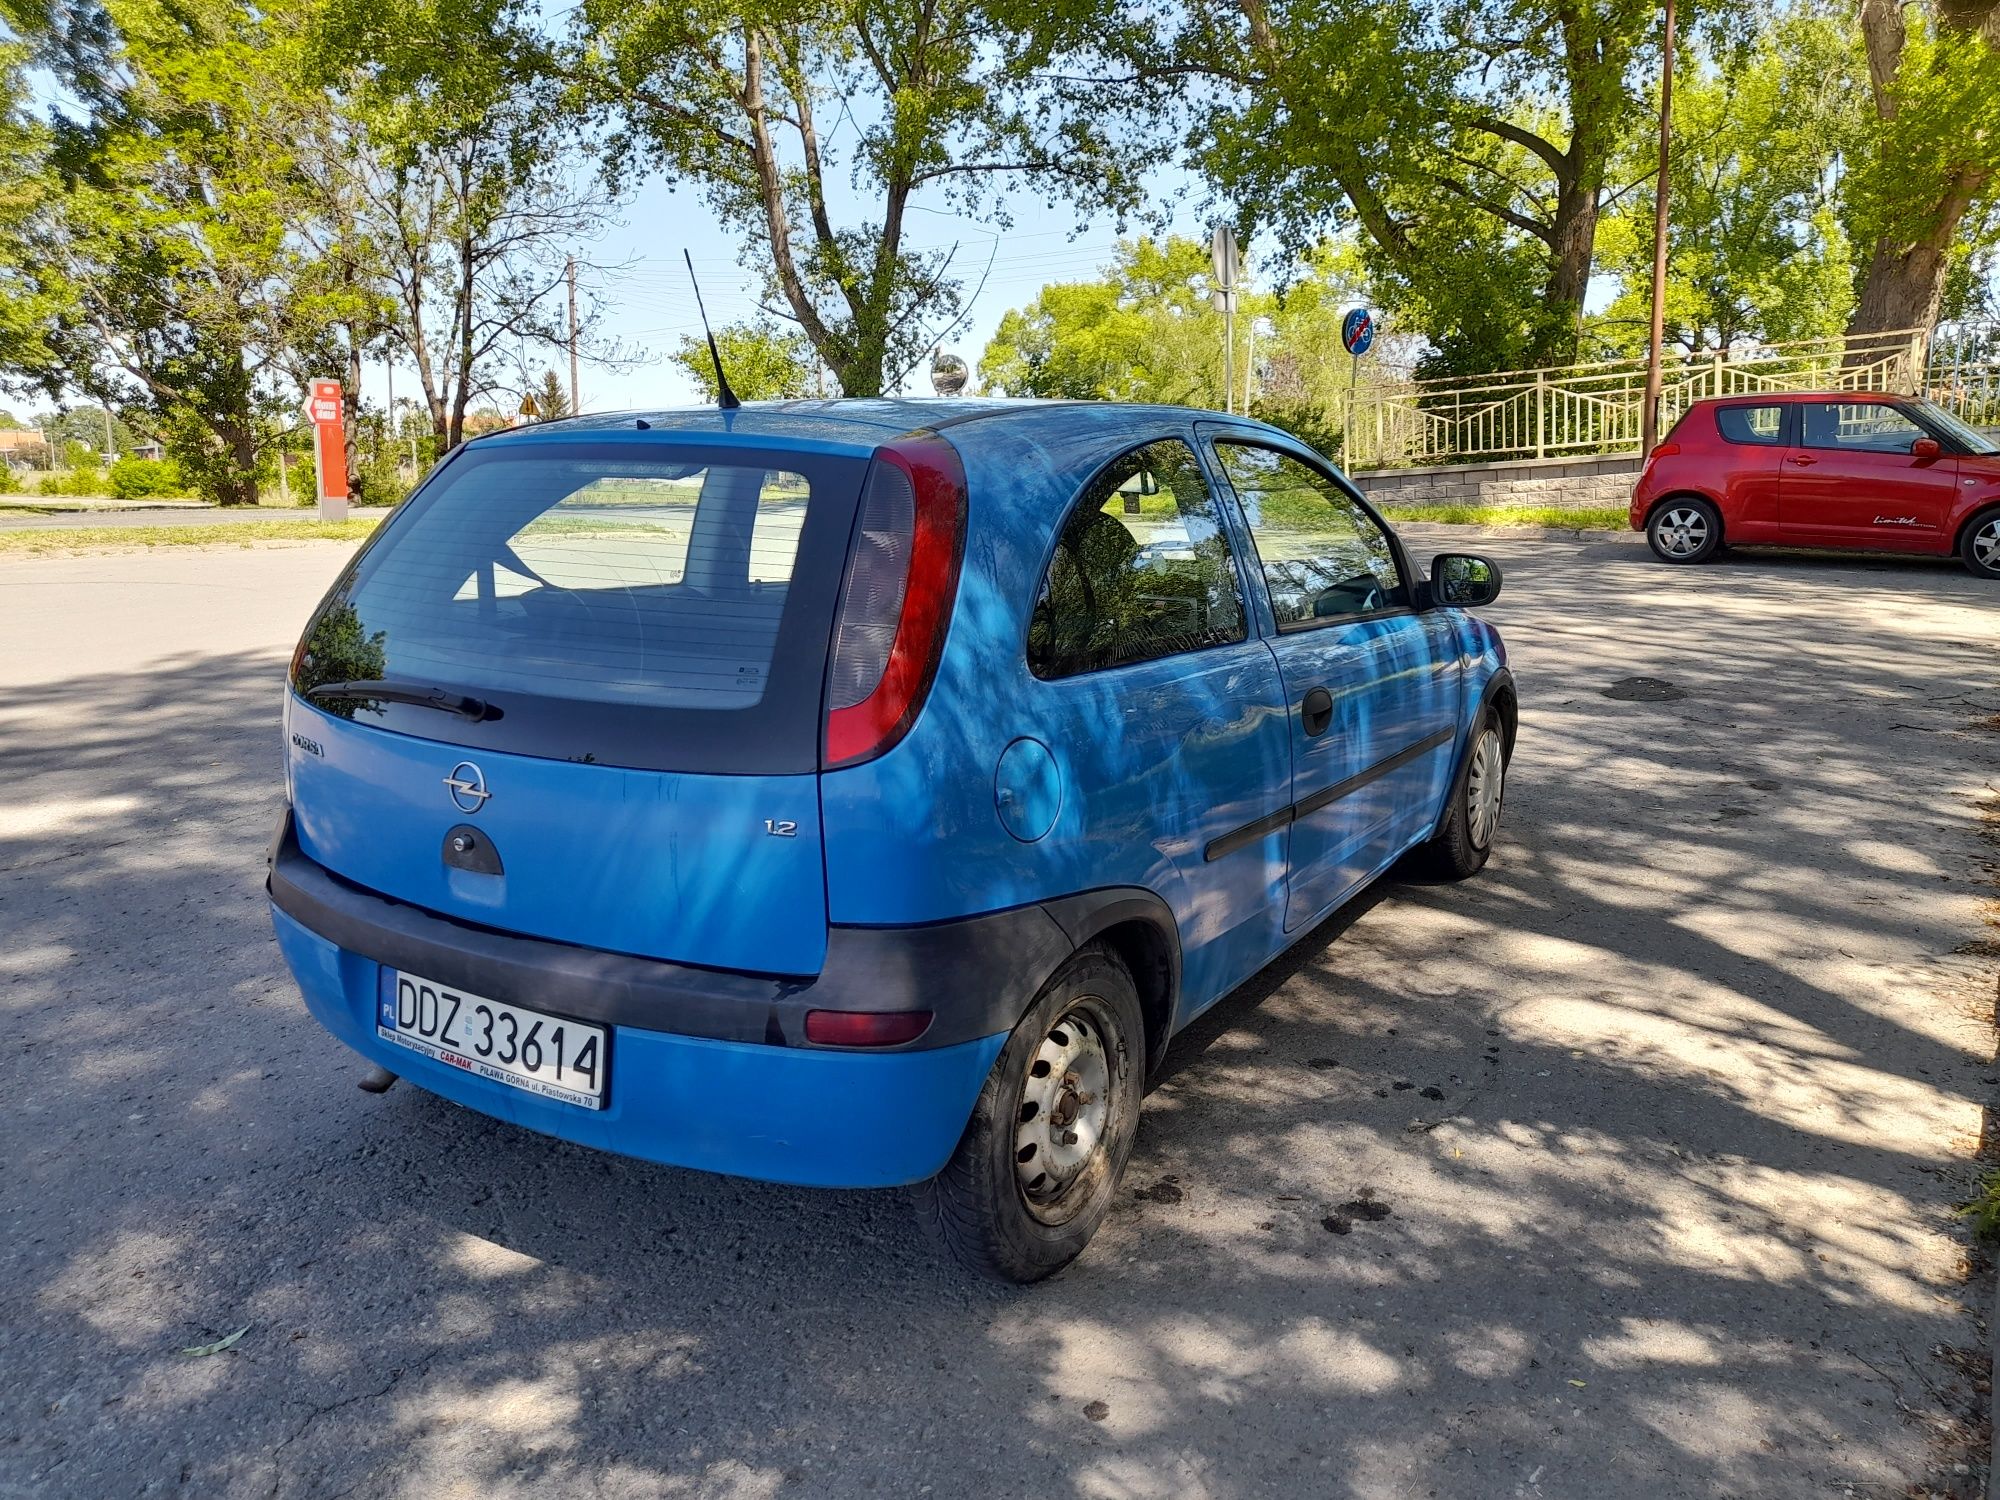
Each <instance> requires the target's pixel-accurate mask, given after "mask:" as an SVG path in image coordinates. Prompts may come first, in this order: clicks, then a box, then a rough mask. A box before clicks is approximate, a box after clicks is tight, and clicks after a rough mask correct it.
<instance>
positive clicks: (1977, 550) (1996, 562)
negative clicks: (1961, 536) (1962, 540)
mask: <svg viewBox="0 0 2000 1500" xmlns="http://www.w3.org/2000/svg"><path fill="white" fill-rule="evenodd" d="M1972 560H1973V561H1974V562H1976V563H1978V564H1979V566H1980V567H1982V568H1985V569H1987V570H1989V571H1990V572H1994V573H2000V516H1995V517H1994V518H1993V519H1992V520H1990V521H1988V522H1987V523H1986V524H1985V525H1984V526H1982V527H1980V528H1979V530H1977V531H1975V532H1974V533H1973V534H1972Z"/></svg>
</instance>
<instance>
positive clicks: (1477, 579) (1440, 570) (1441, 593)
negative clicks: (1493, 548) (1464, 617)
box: [1431, 552, 1500, 609]
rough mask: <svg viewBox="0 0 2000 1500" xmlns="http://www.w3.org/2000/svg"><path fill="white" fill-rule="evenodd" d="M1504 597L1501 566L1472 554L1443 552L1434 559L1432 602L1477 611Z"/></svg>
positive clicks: (1432, 564) (1432, 563)
mask: <svg viewBox="0 0 2000 1500" xmlns="http://www.w3.org/2000/svg"><path fill="white" fill-rule="evenodd" d="M1499 597H1500V564H1498V563H1497V562H1494V561H1493V560H1492V559H1491V558H1486V557H1476V556H1474V555H1473V554H1472V553H1470V552H1440V553H1439V554H1438V555H1437V556H1436V557H1434V558H1432V559H1431V602H1432V603H1433V604H1442V605H1447V606H1449V607H1451V608H1453V609H1477V608H1479V606H1480V605H1482V604H1491V603H1492V602H1493V601H1494V600H1495V599H1498V598H1499Z"/></svg>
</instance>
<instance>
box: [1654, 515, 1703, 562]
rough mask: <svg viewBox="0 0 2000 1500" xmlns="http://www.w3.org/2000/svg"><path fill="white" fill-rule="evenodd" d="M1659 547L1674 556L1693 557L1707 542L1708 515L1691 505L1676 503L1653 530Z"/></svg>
mask: <svg viewBox="0 0 2000 1500" xmlns="http://www.w3.org/2000/svg"><path fill="white" fill-rule="evenodd" d="M1654 535H1655V536H1657V537H1658V538H1659V541H1660V549H1661V550H1662V551H1663V552H1666V553H1668V554H1670V555H1671V556H1674V557H1693V556H1694V555H1695V553H1697V552H1699V551H1701V549H1702V548H1703V547H1704V546H1706V545H1707V544H1708V517H1707V516H1705V515H1703V514H1702V513H1701V512H1700V511H1698V510H1696V509H1694V508H1693V507H1692V506H1687V505H1676V506H1675V507H1674V508H1673V509H1672V510H1670V511H1668V512H1667V513H1666V515H1664V516H1662V517H1661V518H1660V524H1659V526H1658V527H1657V528H1655V530H1654Z"/></svg>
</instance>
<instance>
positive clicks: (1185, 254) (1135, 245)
mask: <svg viewBox="0 0 2000 1500" xmlns="http://www.w3.org/2000/svg"><path fill="white" fill-rule="evenodd" d="M1212 279H1213V275H1212V272H1211V269H1210V265H1209V253H1208V247H1207V246H1205V245H1203V244H1201V243H1199V242H1198V241H1195V240H1191V239H1186V238H1183V237H1181V236H1178V235H1174V236H1170V237H1169V238H1168V239H1166V240H1165V241H1164V242H1162V241H1156V240H1153V239H1151V238H1145V237H1142V238H1139V239H1134V240H1124V241H1121V242H1120V243H1119V246H1118V251H1117V255H1116V258H1115V259H1114V261H1113V264H1112V265H1111V266H1110V267H1108V268H1107V270H1106V271H1105V273H1104V275H1103V276H1102V277H1100V278H1099V279H1098V280H1096V281H1093V282H1081V283H1068V284H1059V285H1053V286H1046V287H1043V288H1042V290H1041V292H1040V293H1039V294H1038V295H1037V296H1036V298H1035V300H1034V301H1033V302H1031V303H1030V304H1029V305H1028V306H1027V307H1026V308H1024V309H1021V310H1018V311H1013V312H1008V313H1007V314H1005V315H1004V316H1003V317H1002V318H1001V320H1000V323H999V326H998V328H997V329H996V330H995V331H994V336H993V338H992V340H991V341H990V342H989V343H988V344H987V346H986V351H985V353H984V354H982V355H981V356H980V359H979V375H980V379H981V381H982V382H983V384H984V386H985V388H986V389H987V390H988V391H990V392H993V393H994V394H997V395H1003V396H1057V397H1068V398H1071V399H1079V400H1090V399H1096V400H1108V401H1160V402H1167V403H1170V404H1175V405H1183V406H1204V407H1219V406H1221V405H1222V397H1223V389H1222V387H1223V370H1222V317H1221V315H1220V314H1219V313H1217V312H1216V311H1215V310H1214V309H1213V308H1212V307H1211V306H1210V305H1209V292H1210V290H1211V285H1210V283H1211V281H1212ZM1258 310H1259V309H1258V307H1257V306H1253V305H1252V302H1251V299H1245V301H1244V305H1243V306H1242V308H1241V309H1240V316H1239V322H1245V323H1246V324H1247V320H1248V319H1249V318H1251V317H1254V316H1256V315H1257V312H1258Z"/></svg>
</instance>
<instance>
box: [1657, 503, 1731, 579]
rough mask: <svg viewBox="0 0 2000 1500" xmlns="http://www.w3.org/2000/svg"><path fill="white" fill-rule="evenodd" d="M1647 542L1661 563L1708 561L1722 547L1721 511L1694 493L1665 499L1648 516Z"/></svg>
mask: <svg viewBox="0 0 2000 1500" xmlns="http://www.w3.org/2000/svg"><path fill="white" fill-rule="evenodd" d="M1646 545H1647V546H1649V547H1651V548H1652V549H1653V556H1655V557H1657V558H1658V559H1659V560H1660V561H1661V562H1670V563H1698V562H1707V561H1708V560H1709V559H1710V558H1712V557H1714V556H1715V555H1716V554H1717V553H1718V552H1720V551H1721V550H1722V512H1721V511H1719V510H1717V509H1716V508H1715V507H1714V506H1713V505H1711V504H1709V503H1708V501H1706V500H1702V499H1698V498H1696V497H1695V496H1692V495H1681V496H1677V497H1675V498H1674V499H1671V500H1662V501H1661V502H1660V503H1659V504H1658V505H1656V506H1654V507H1653V513H1652V514H1651V515H1650V516H1648V517H1647V518H1646Z"/></svg>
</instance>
